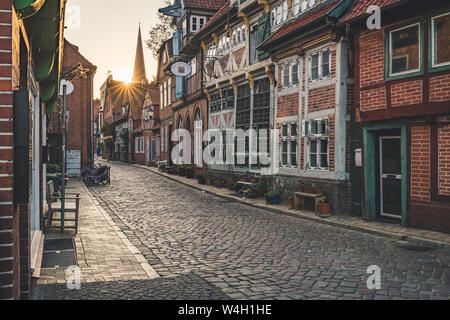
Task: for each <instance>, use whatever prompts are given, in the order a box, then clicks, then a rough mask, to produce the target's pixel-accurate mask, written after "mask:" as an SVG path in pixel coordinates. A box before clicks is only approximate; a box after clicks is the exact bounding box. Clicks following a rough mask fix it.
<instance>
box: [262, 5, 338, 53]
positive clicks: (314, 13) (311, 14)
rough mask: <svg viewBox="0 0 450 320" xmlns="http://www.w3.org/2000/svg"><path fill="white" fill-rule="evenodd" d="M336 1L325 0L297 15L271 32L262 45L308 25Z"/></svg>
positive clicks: (322, 14)
mask: <svg viewBox="0 0 450 320" xmlns="http://www.w3.org/2000/svg"><path fill="white" fill-rule="evenodd" d="M338 2H340V0H329V1H327V2H324V3H323V4H319V5H318V6H316V7H314V8H312V9H310V10H308V11H306V12H305V13H304V14H301V15H299V16H298V17H297V18H296V19H295V20H293V21H292V22H290V23H288V24H286V25H285V26H283V27H281V29H279V30H278V31H277V32H275V33H274V34H272V35H271V36H270V37H269V38H268V39H267V40H266V41H264V43H263V44H262V46H267V45H268V44H270V43H272V42H274V41H275V40H278V39H280V38H282V37H284V36H286V35H288V34H290V33H291V32H293V31H296V30H298V29H300V28H302V27H304V26H306V25H308V24H309V23H311V22H313V21H314V20H317V19H319V18H322V17H324V16H326V15H327V13H328V12H329V11H330V10H331V9H333V8H334V7H335V6H336V4H337V3H338Z"/></svg>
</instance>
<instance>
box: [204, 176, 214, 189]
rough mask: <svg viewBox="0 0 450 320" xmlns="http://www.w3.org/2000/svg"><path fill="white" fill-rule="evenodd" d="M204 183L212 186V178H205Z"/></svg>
mask: <svg viewBox="0 0 450 320" xmlns="http://www.w3.org/2000/svg"><path fill="white" fill-rule="evenodd" d="M205 182H206V184H207V185H208V186H210V185H212V184H213V178H212V177H211V176H210V175H206V176H205Z"/></svg>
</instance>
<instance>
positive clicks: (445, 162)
mask: <svg viewBox="0 0 450 320" xmlns="http://www.w3.org/2000/svg"><path fill="white" fill-rule="evenodd" d="M438 153H439V174H438V176H439V194H440V195H444V196H450V124H447V125H442V126H441V127H440V128H439V130H438Z"/></svg>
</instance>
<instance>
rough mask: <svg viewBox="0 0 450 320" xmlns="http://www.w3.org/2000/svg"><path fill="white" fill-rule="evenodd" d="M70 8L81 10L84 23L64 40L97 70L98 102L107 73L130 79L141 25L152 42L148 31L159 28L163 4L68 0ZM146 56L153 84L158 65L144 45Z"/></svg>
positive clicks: (135, 0)
mask: <svg viewBox="0 0 450 320" xmlns="http://www.w3.org/2000/svg"><path fill="white" fill-rule="evenodd" d="M67 4H68V6H71V5H73V6H78V7H79V8H80V18H81V19H80V28H79V29H76V28H67V29H66V30H65V37H66V38H67V39H68V40H69V41H70V42H71V43H73V44H75V45H77V46H78V47H79V48H80V52H81V54H83V56H85V57H86V58H87V59H88V60H89V61H90V62H92V63H93V64H94V65H96V66H97V67H98V70H97V74H96V76H95V97H97V98H98V97H99V96H100V92H99V90H100V86H101V85H102V83H103V82H104V81H105V79H106V76H107V71H108V70H110V71H112V72H113V75H114V79H117V80H122V81H127V80H128V81H129V80H130V79H131V77H132V74H133V68H134V57H135V54H136V43H137V36H138V28H139V22H140V23H141V30H142V38H143V41H145V40H147V39H148V38H149V34H148V31H149V30H150V28H151V27H152V26H153V25H155V24H156V21H157V15H156V13H157V10H158V9H159V8H161V7H163V6H164V4H163V0H126V1H124V0H68V2H67ZM72 12H74V11H70V12H68V13H69V14H70V13H72ZM67 18H68V14H66V19H67ZM69 18H70V17H69ZM67 21H70V19H69V20H67ZM144 55H145V64H146V71H147V78H148V79H149V81H151V80H152V79H153V76H154V75H155V73H156V68H157V65H156V62H155V60H154V59H153V56H152V53H151V51H150V49H148V48H147V46H146V45H145V43H144Z"/></svg>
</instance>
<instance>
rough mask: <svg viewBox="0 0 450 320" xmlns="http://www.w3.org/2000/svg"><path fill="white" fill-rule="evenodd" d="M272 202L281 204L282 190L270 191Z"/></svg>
mask: <svg viewBox="0 0 450 320" xmlns="http://www.w3.org/2000/svg"><path fill="white" fill-rule="evenodd" d="M270 197H271V200H272V201H271V204H280V202H281V192H280V191H279V190H272V191H271V192H270Z"/></svg>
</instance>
